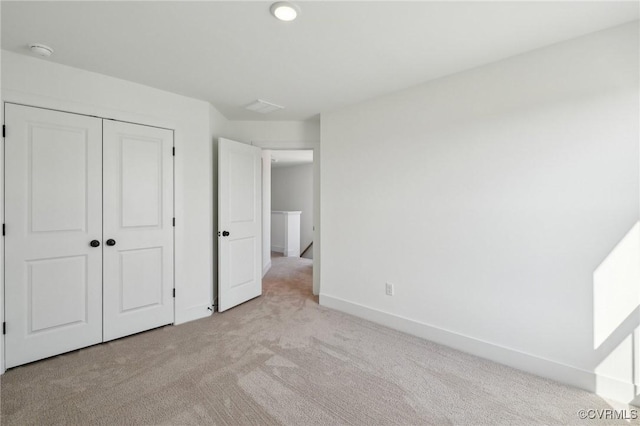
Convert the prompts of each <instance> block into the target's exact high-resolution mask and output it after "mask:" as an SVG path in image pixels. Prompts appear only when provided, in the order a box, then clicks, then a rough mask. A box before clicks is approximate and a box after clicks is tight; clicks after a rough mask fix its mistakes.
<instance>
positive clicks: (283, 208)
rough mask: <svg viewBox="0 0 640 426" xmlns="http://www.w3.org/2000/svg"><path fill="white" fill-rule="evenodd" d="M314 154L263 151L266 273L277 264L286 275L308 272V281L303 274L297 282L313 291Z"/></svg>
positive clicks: (309, 150) (280, 271)
mask: <svg viewBox="0 0 640 426" xmlns="http://www.w3.org/2000/svg"><path fill="white" fill-rule="evenodd" d="M313 154H314V151H313V150H312V149H296V150H291V149H287V150H264V151H263V177H264V179H263V208H264V209H265V218H264V219H265V220H264V222H263V238H264V244H265V245H264V249H265V253H263V256H264V257H265V270H264V271H263V272H264V273H265V275H266V273H267V272H268V271H269V270H270V269H271V268H272V267H274V266H277V270H278V272H277V273H278V274H284V275H287V274H301V271H307V272H308V280H307V279H306V278H305V277H304V276H302V277H300V278H301V279H300V280H297V282H298V283H299V284H301V285H304V286H307V285H308V286H309V290H312V287H313V279H312V271H313V257H314V253H313V251H314V247H313V240H314V230H315V226H314V223H315V222H314V164H313V160H314V159H313ZM266 168H269V172H266V170H265V169H266ZM265 172H266V173H265ZM274 272H275V271H274Z"/></svg>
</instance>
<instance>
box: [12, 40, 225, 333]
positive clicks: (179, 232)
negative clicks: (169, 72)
mask: <svg viewBox="0 0 640 426" xmlns="http://www.w3.org/2000/svg"><path fill="white" fill-rule="evenodd" d="M2 96H3V99H4V100H5V101H17V102H20V103H24V104H28V105H36V106H41V107H47V108H55V109H60V110H64V111H71V112H80V113H85V114H91V115H96V116H100V117H109V118H114V119H119V120H125V121H132V122H138V123H143V124H150V125H157V126H162V127H169V128H172V129H175V146H176V151H177V154H176V159H175V210H176V231H175V235H176V240H175V243H176V244H175V262H176V267H175V286H176V323H181V322H185V321H189V320H192V319H196V318H201V317H204V316H207V315H209V314H210V311H209V310H208V308H209V307H210V305H211V303H212V297H213V276H214V275H213V274H214V270H213V267H212V263H213V262H212V259H213V255H214V253H213V250H212V248H213V244H214V241H215V240H214V237H213V230H214V229H213V225H212V224H213V220H214V217H213V211H214V210H213V208H214V204H213V194H214V186H213V184H214V176H213V175H212V169H213V167H212V162H213V151H212V142H211V141H212V138H213V137H214V135H215V134H216V133H218V132H219V131H220V127H219V126H222V125H224V123H223V122H222V120H221V118H220V117H221V116H219V114H216V113H215V112H214V111H213V110H212V108H211V107H210V105H209V104H208V103H206V102H203V101H199V100H195V99H190V98H186V97H183V96H179V95H175V94H172V93H168V92H164V91H161V90H157V89H153V88H150V87H146V86H142V85H139V84H135V83H131V82H127V81H124V80H119V79H116V78H112V77H107V76H104V75H100V74H96V73H92V72H88V71H84V70H80V69H77V68H72V67H67V66H63V65H59V64H55V63H52V62H48V61H45V60H41V59H36V58H31V57H26V56H23V55H17V54H15V53H11V52H7V51H3V52H2ZM212 117H217V118H212ZM210 120H213V123H210Z"/></svg>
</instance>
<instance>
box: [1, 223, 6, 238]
mask: <svg viewBox="0 0 640 426" xmlns="http://www.w3.org/2000/svg"><path fill="white" fill-rule="evenodd" d="M4 229H5V227H4V223H3V224H2V236H3V237H4V235H5V232H4Z"/></svg>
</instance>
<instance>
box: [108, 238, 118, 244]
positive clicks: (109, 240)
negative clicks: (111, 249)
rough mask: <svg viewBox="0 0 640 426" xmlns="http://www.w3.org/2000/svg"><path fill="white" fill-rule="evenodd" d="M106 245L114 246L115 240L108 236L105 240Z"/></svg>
mask: <svg viewBox="0 0 640 426" xmlns="http://www.w3.org/2000/svg"><path fill="white" fill-rule="evenodd" d="M107 245H108V246H115V245H116V240H112V239H111V238H109V239H108V240H107Z"/></svg>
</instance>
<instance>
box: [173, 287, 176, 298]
mask: <svg viewBox="0 0 640 426" xmlns="http://www.w3.org/2000/svg"><path fill="white" fill-rule="evenodd" d="M173 297H176V289H175V288H174V289H173Z"/></svg>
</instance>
